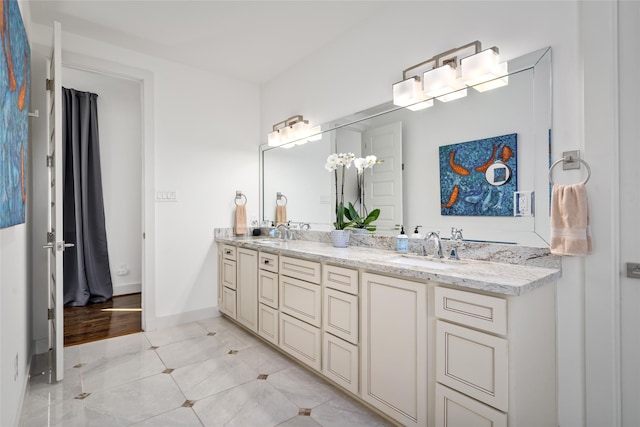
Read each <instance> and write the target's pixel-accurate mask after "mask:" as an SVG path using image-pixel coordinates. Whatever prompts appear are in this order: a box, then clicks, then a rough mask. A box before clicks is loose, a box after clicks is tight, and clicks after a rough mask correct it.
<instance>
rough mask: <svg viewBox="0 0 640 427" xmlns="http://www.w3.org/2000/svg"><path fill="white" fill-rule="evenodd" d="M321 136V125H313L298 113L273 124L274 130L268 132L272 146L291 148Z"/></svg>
mask: <svg viewBox="0 0 640 427" xmlns="http://www.w3.org/2000/svg"><path fill="white" fill-rule="evenodd" d="M321 138H322V135H321V134H320V126H313V127H312V126H310V125H309V121H308V120H305V119H304V117H302V116H301V115H297V116H292V117H289V118H288V119H287V120H283V121H281V122H278V123H276V124H275V125H273V130H272V131H271V132H269V133H268V134H267V143H268V145H269V146H270V147H280V146H282V147H284V148H291V147H293V146H296V145H302V144H306V143H307V142H309V141H317V140H319V139H321Z"/></svg>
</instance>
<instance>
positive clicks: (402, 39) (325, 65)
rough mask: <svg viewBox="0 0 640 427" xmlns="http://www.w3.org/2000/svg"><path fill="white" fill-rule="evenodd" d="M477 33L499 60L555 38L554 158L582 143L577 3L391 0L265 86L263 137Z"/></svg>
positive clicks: (367, 94) (565, 410)
mask: <svg viewBox="0 0 640 427" xmlns="http://www.w3.org/2000/svg"><path fill="white" fill-rule="evenodd" d="M590 24H592V25H593V24H598V25H599V24H600V23H593V22H590ZM591 28H596V27H594V26H592V27H591ZM473 40H480V41H481V42H482V43H483V46H485V47H490V46H494V45H495V46H498V47H499V48H500V54H501V57H504V58H505V59H511V58H515V57H518V56H520V55H523V54H526V53H529V52H531V51H534V50H537V49H540V48H543V47H546V46H551V47H552V61H553V147H554V148H553V157H554V158H558V157H559V156H560V155H561V154H560V153H561V152H562V151H564V150H571V149H584V144H583V143H582V142H581V141H582V137H583V133H582V124H583V123H582V104H581V102H582V86H581V84H582V81H581V80H580V76H581V65H582V64H581V58H580V51H579V43H580V40H579V3H578V2H544V1H540V2H528V1H513V2H487V1H480V2H460V1H457V2H411V3H410V4H408V5H407V4H405V7H390V8H389V9H388V10H386V11H384V12H383V13H380V14H378V15H377V16H376V17H374V18H372V19H371V20H369V21H367V22H366V23H364V24H362V25H361V26H358V27H355V28H353V30H352V31H351V32H350V33H348V34H346V35H345V36H344V37H342V38H340V39H338V40H335V41H333V42H331V43H329V44H328V45H326V46H325V47H324V48H323V49H322V50H320V51H318V52H316V53H314V55H313V56H311V57H309V58H307V59H306V60H304V61H302V62H300V63H299V64H298V65H297V66H296V67H294V68H292V69H290V70H288V71H287V72H286V73H284V74H283V75H281V76H280V77H278V78H277V79H275V80H273V81H272V82H270V83H268V84H267V85H265V86H264V87H263V89H262V108H261V114H262V121H261V128H262V132H261V139H262V140H264V139H265V138H266V133H267V131H268V129H269V127H270V126H271V124H273V123H276V122H277V121H278V120H280V118H281V117H288V116H289V115H292V114H303V115H304V116H305V118H308V119H309V120H310V122H311V123H312V124H313V123H324V122H327V121H330V120H332V119H335V118H337V117H342V116H345V115H348V114H352V113H354V112H357V111H361V110H363V109H365V108H367V107H370V106H374V105H378V104H381V103H383V102H386V101H389V100H390V99H391V85H392V84H393V83H395V82H397V81H399V80H400V79H401V77H402V70H403V69H405V68H407V67H409V66H411V65H414V64H417V63H419V62H421V61H423V60H426V59H428V58H430V57H431V56H433V55H434V54H437V53H439V52H443V51H445V50H448V49H451V48H454V47H457V46H462V45H464V44H466V43H468V42H470V41H473ZM311 82H312V83H313V84H311ZM588 160H591V164H592V169H594V171H593V172H594V174H595V173H604V174H607V173H609V172H607V171H603V170H601V169H600V168H598V167H597V166H596V165H594V162H595V159H594V158H590V159H588ZM594 166H595V167H594ZM582 265H583V264H582V260H581V259H565V261H564V262H563V278H562V279H561V281H560V283H559V286H558V304H559V308H558V343H559V357H558V363H559V367H558V369H559V372H558V377H559V421H560V425H562V426H580V425H584V424H585V418H584V417H585V411H586V410H585V401H584V392H583V390H584V386H585V383H584V382H585V371H584V370H585V354H584V336H585V335H584V323H583V320H584V312H585V307H584V302H583V301H584V300H583V296H584V295H583V286H584V281H583V271H584V270H583V267H582ZM547 315H553V313H548V314H547Z"/></svg>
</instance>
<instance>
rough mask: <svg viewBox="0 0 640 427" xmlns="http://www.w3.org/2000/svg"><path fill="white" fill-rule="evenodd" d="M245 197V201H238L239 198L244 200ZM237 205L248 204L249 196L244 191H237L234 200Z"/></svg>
mask: <svg viewBox="0 0 640 427" xmlns="http://www.w3.org/2000/svg"><path fill="white" fill-rule="evenodd" d="M243 198H244V203H238V200H242V199H243ZM234 203H235V204H236V206H244V205H246V204H247V196H245V195H244V194H242V191H236V199H235V200H234Z"/></svg>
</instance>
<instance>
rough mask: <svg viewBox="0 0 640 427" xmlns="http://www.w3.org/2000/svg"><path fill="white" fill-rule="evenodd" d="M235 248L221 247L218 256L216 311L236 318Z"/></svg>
mask: <svg viewBox="0 0 640 427" xmlns="http://www.w3.org/2000/svg"><path fill="white" fill-rule="evenodd" d="M235 260H236V247H235V246H231V245H223V246H222V249H221V250H220V251H219V254H218V310H220V312H221V313H224V314H226V315H227V316H229V317H231V318H233V319H235V318H236V291H235V289H236V283H237V281H236V261H235Z"/></svg>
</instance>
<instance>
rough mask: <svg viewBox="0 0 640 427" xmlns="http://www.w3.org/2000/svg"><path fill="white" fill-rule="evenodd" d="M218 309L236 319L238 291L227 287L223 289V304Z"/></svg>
mask: <svg viewBox="0 0 640 427" xmlns="http://www.w3.org/2000/svg"><path fill="white" fill-rule="evenodd" d="M218 309H219V310H220V311H221V312H222V313H224V314H226V315H227V316H229V317H231V318H232V319H235V318H236V291H234V290H233V289H229V288H227V287H225V286H223V287H222V302H221V304H220V306H219V307H218Z"/></svg>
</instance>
